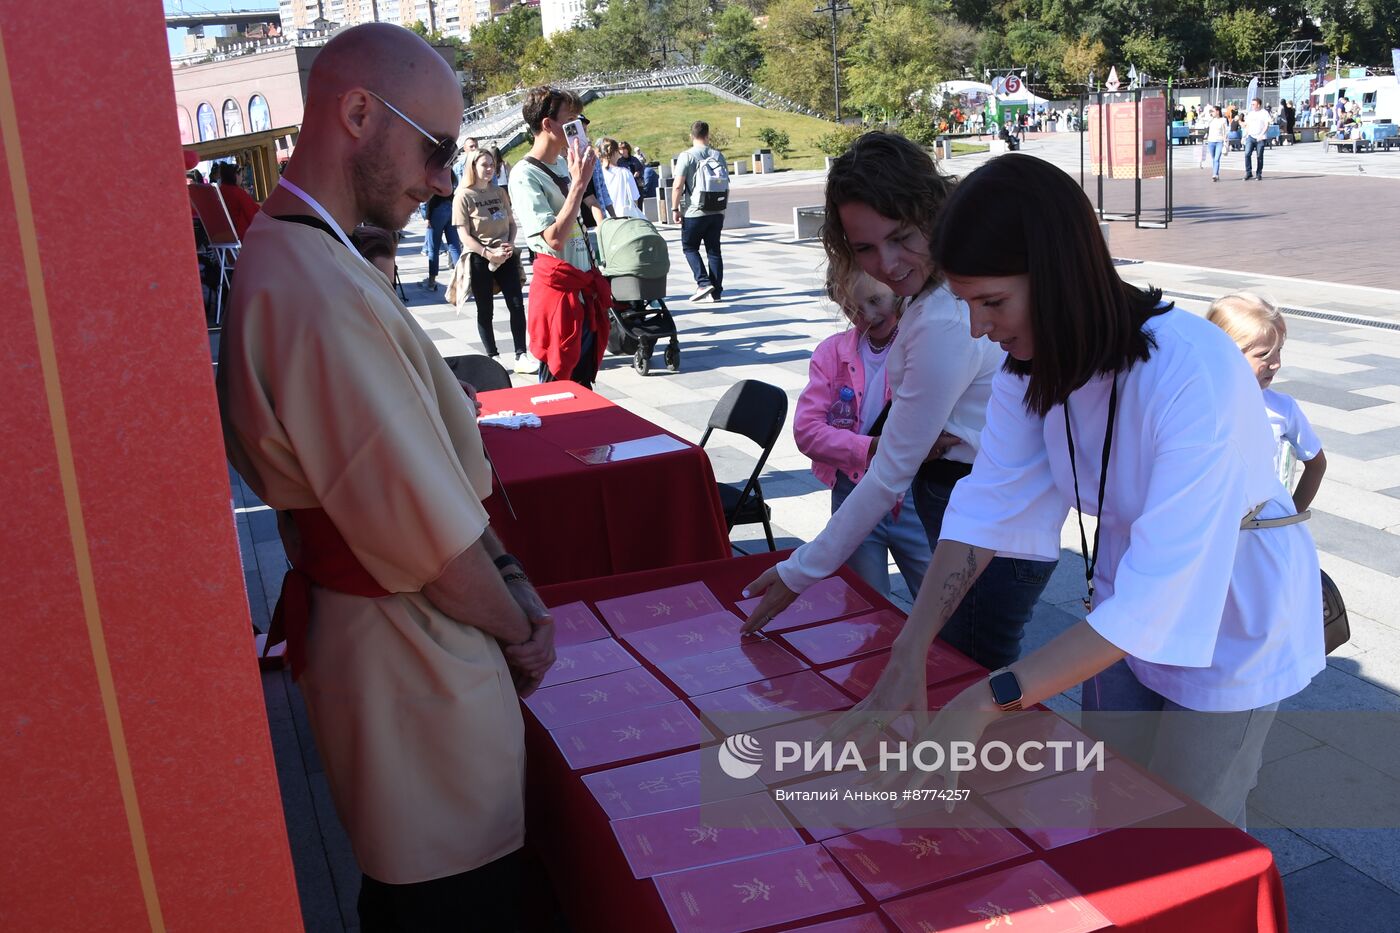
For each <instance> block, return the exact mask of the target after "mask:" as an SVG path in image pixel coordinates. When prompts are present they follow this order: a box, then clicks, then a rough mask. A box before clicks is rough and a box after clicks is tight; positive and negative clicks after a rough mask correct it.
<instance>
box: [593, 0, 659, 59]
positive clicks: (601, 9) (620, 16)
mask: <svg viewBox="0 0 1400 933" xmlns="http://www.w3.org/2000/svg"><path fill="white" fill-rule="evenodd" d="M658 38H659V36H658V22H657V17H655V16H654V15H653V13H652V10H651V9H650V7H649V5H648V3H647V0H609V2H608V3H607V5H606V6H602V5H601V4H600V3H598V2H590V3H589V8H588V13H587V14H586V17H585V26H584V28H583V29H581V30H579V42H580V44H581V47H582V50H583V52H584V54H585V55H586V56H587V57H588V58H589V59H590V62H591V67H589V68H588V70H589V71H630V70H632V69H635V68H647V67H650V66H651V64H652V62H653V60H654V59H655V55H653V50H654V49H655V48H656V47H657V39H658Z"/></svg>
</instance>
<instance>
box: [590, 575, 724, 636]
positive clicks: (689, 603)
mask: <svg viewBox="0 0 1400 933" xmlns="http://www.w3.org/2000/svg"><path fill="white" fill-rule="evenodd" d="M598 611H599V612H600V613H602V615H603V621H604V622H606V623H608V625H609V626H610V627H611V628H612V630H613V631H614V632H615V633H617V634H618V635H629V634H631V633H633V632H639V631H641V630H642V629H648V628H655V627H656V626H658V625H669V624H671V623H672V622H682V621H685V620H688V619H696V618H699V617H700V616H707V615H713V614H714V613H716V612H723V611H724V607H723V606H721V605H720V604H719V600H718V599H715V594H713V593H711V592H710V588H709V587H708V586H706V585H705V584H703V583H699V582H697V583H683V584H681V585H680V586H668V587H666V588H664V589H660V590H651V591H650V592H646V593H633V594H632V595H631V596H619V597H617V598H616V599H605V600H603V601H602V602H600V603H598Z"/></svg>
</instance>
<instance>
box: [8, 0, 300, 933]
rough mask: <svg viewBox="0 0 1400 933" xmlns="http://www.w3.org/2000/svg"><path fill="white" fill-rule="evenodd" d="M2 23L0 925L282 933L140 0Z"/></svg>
mask: <svg viewBox="0 0 1400 933" xmlns="http://www.w3.org/2000/svg"><path fill="white" fill-rule="evenodd" d="M0 43H3V49H4V53H3V61H0V66H3V67H0V464H3V467H0V505H3V512H0V516H3V524H0V634H2V635H3V637H4V645H3V650H0V727H3V728H0V928H3V929H5V930H6V931H18V930H45V931H53V930H87V929H97V928H101V929H111V930H141V929H164V928H169V929H172V930H174V929H185V930H200V931H215V930H240V931H242V930H260V931H261V930H295V929H299V928H300V926H301V923H300V915H299V911H298V906H297V897H296V888H295V884H294V881H293V876H292V866H291V859H290V855H289V852H288V848H287V841H286V830H285V827H284V824H283V820H282V810H281V804H280V802H279V797H278V792H277V778H276V773H275V770H274V766H273V759H272V750H271V744H270V742H269V738H268V728H267V720H266V715H265V712H264V707H263V698H262V691H261V688H260V685H259V682H258V674H257V668H256V664H255V661H254V658H253V655H252V650H251V642H250V628H249V621H248V607H247V603H246V598H245V596H244V592H243V582H242V573H241V570H240V567H239V562H238V545H237V540H236V536H235V530H234V524H233V520H232V516H231V514H230V501H229V497H230V493H229V487H228V480H227V472H226V467H225V465H224V457H223V447H222V442H221V439H220V434H219V427H218V413H217V408H216V404H215V399H214V389H213V378H212V372H211V367H210V360H209V344H208V339H207V337H206V334H205V330H204V320H203V313H202V310H201V307H200V299H199V289H198V282H197V279H196V274H195V267H194V260H193V250H194V244H193V236H192V232H191V226H190V215H189V206H188V201H187V199H186V195H185V191H184V184H185V182H184V177H183V166H182V163H181V156H180V151H179V129H178V126H177V123H176V115H175V107H174V91H173V86H172V80H171V73H170V65H169V60H168V53H167V49H166V40H165V35H164V29H163V23H162V14H161V11H160V8H159V6H158V5H157V4H155V3H141V4H139V5H130V4H125V3H115V2H109V0H94V2H91V3H86V4H83V8H82V11H81V14H80V15H73V14H72V10H71V9H70V8H68V7H64V6H62V5H59V4H53V5H47V6H46V5H42V4H35V3H32V2H20V0H0Z"/></svg>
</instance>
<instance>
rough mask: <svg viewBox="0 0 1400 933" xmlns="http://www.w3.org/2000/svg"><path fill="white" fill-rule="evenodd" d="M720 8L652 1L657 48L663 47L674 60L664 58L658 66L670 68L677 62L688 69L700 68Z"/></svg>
mask: <svg viewBox="0 0 1400 933" xmlns="http://www.w3.org/2000/svg"><path fill="white" fill-rule="evenodd" d="M721 5H722V0H655V2H654V3H653V5H652V18H653V21H654V24H655V26H654V29H655V32H656V41H657V45H658V47H661V46H663V45H664V47H665V48H667V49H668V50H670V52H671V53H672V54H673V55H674V56H675V58H670V57H669V56H668V60H667V61H665V62H662V63H661V64H673V63H674V62H675V61H676V60H677V59H678V60H679V61H680V62H682V63H684V64H688V65H698V64H700V63H701V61H703V59H704V52H705V46H706V43H708V42H709V41H710V40H711V36H712V34H713V31H714V26H713V23H714V20H715V19H716V17H717V15H718V14H719V12H720V8H721Z"/></svg>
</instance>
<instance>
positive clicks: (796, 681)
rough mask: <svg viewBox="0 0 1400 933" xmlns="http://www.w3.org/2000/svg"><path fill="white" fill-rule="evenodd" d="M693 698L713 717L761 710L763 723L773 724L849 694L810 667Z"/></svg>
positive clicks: (842, 704)
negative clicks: (809, 668) (794, 672)
mask: <svg viewBox="0 0 1400 933" xmlns="http://www.w3.org/2000/svg"><path fill="white" fill-rule="evenodd" d="M692 702H694V703H695V705H696V706H697V707H698V708H699V709H700V711H701V712H703V713H705V714H706V715H708V716H709V717H710V718H711V719H712V720H713V719H715V718H716V717H717V716H718V717H719V718H723V714H725V713H731V714H733V713H762V714H764V715H763V717H762V718H763V720H764V722H765V723H766V722H772V723H774V724H776V723H779V722H782V721H783V720H787V719H800V718H802V717H803V716H806V715H808V714H810V713H821V712H826V711H828V710H834V709H845V708H846V707H848V706H850V705H851V701H850V698H848V697H847V696H846V695H845V694H844V693H842V692H841V691H840V690H837V689H836V688H835V687H833V686H832V685H831V684H830V683H828V682H827V681H825V680H822V679H821V678H820V677H818V676H817V675H816V674H815V673H813V672H812V671H799V672H798V673H796V674H788V675H786V676H784V677H777V678H774V679H772V680H760V681H757V682H755V683H751V684H744V685H743V686H742V687H730V688H729V689H728V690H718V691H716V692H714V693H706V694H703V695H701V696H697V697H695V698H694V700H693V701H692ZM750 718H757V717H750Z"/></svg>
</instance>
